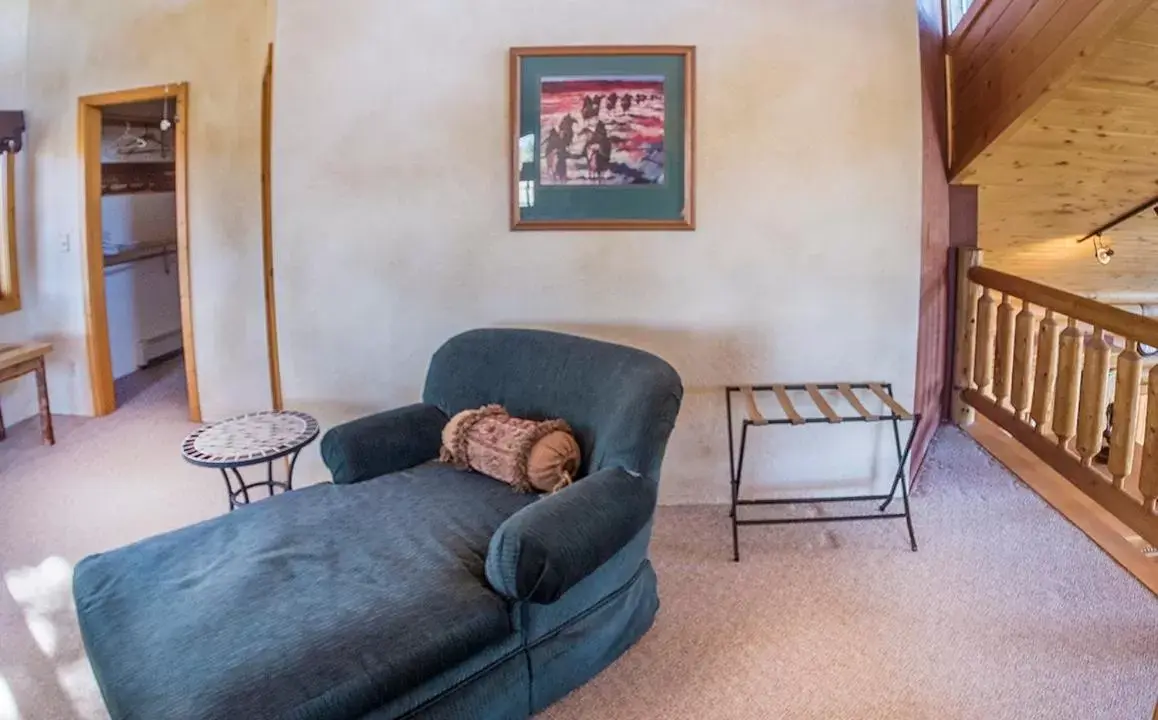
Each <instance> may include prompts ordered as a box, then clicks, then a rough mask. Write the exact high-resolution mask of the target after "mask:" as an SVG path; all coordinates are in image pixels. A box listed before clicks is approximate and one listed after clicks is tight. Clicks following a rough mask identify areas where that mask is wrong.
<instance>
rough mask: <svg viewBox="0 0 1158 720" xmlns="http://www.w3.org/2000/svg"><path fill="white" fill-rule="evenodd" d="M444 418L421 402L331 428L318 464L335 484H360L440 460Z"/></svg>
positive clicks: (323, 439)
mask: <svg viewBox="0 0 1158 720" xmlns="http://www.w3.org/2000/svg"><path fill="white" fill-rule="evenodd" d="M446 423H447V417H446V415H444V414H443V412H442V411H441V410H439V409H438V408H436V407H434V406H433V405H425V404H422V403H419V404H416V405H408V406H406V407H403V408H398V409H396V410H389V411H387V412H382V413H378V414H376V415H367V416H366V417H363V418H358V419H357V420H353V421H351V422H348V423H345V424H343V425H338V426H337V427H334V428H331V429H330V431H329V432H327V433H326V434H325V437H323V438H322V460H324V461H325V463H326V467H328V468H329V469H330V474H331V475H333V478H334V482H335V483H336V484H338V485H345V484H348V483H356V482H362V481H363V480H370V479H372V478H376V477H379V476H382V475H387V474H389V473H392V472H398V471H399V470H405V469H406V468H410V467H414V466H415V465H421V464H422V463H424V462H426V461H427V460H433V459H434V458H436V457H438V449H439V447H440V446H441V444H442V428H443V427H444V426H445V425H446Z"/></svg>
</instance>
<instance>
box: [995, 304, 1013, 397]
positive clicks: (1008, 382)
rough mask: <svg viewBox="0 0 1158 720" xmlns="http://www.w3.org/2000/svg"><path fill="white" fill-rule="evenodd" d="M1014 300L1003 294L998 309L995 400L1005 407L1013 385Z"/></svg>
mask: <svg viewBox="0 0 1158 720" xmlns="http://www.w3.org/2000/svg"><path fill="white" fill-rule="evenodd" d="M1013 317H1014V312H1013V300H1012V298H1010V297H1009V293H1002V295H1001V305H1000V306H999V307H998V308H997V359H996V362H995V363H994V374H995V377H994V378H993V398H994V400H996V401H997V404H998V405H1004V404H1005V401H1006V400H1007V399H1008V398H1009V391H1010V388H1011V386H1012V385H1013V325H1014V323H1013Z"/></svg>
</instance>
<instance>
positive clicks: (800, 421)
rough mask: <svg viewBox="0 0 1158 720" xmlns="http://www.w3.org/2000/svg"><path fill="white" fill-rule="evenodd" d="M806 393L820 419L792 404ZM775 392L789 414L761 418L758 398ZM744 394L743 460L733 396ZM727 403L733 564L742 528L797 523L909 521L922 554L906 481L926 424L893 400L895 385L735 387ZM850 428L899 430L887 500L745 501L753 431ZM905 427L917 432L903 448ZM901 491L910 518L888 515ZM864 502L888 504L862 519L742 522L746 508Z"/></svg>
mask: <svg viewBox="0 0 1158 720" xmlns="http://www.w3.org/2000/svg"><path fill="white" fill-rule="evenodd" d="M822 390H830V391H831V390H836V391H838V392H839V393H840V395H841V397H843V398H844V400H845V401H846V402H848V404H849V405H850V406H852V408H853V409H854V410H856V414H855V415H840V414H839V413H837V412H836V410H834V409H833V407H832V405H831V404H830V403H829V402H828V400H826V399H825V398H824V395H822V394H821V391H822ZM856 390H868V391H870V392H871V393H872V394H873V395H874V396H875V397H876V398H877V399H879V400H880V402H881V403H882V405H883V410H886V411H887V413H882V414H878V413H872V412H869V410H868V408H866V407H865V405H864V403H863V402H862V401H861V399H860V398H859V397H858V396H857V394H856V392H855V391H856ZM790 391H791V392H795V391H801V392H807V393H808V397H809V399H810V400H811V401H812V405H813V406H814V407H815V408H816V410H817V411H818V412H819V415H816V416H809V417H805V416H804V415H801V414H800V412H799V411H798V410H797V409H796V406H795V405H794V404H793V403H792V398H790V397H789V395H788V393H789V392H790ZM758 392H770V393H773V394H774V395H775V396H776V400H777V401H778V402H779V404H780V408H781V410H783V411H784V417H783V418H773V419H769V418H767V417H765V416H764V415H763V414H762V413H761V412H760V408H759V406H758V405H757V404H756V393H758ZM734 393H740V394H742V395H743V397H744V401H745V403H746V406H747V408H746V409H747V416H746V417H745V418H744V420H743V422H742V424H741V428H740V453H739V457H738V458H737V455H736V450H735V439H734V438H735V431H734V429H733V424H734V423H733V420H732V395H733V394H734ZM725 399H726V402H727V408H728V464H729V468H730V470H731V476H732V478H731V479H732V511H731V514H730V517H731V520H732V559H733V560H734V561H736V562H739V561H740V526H741V525H789V524H796V523H814V522H840V521H849V520H894V519H900V518H904V519H905V524H906V525H907V527H908V530H909V546H910V548H911V549H912V550H913V552H916V551H917V538H916V535H914V533H913V518H912V515H911V514H910V512H909V488H908V482H907V480H906V479H905V462H906V461H907V460H908V458H909V451H910V450H912V447H913V439H914V438H915V437H916V435H917V427H918V426H919V425H920V423H921V415H920V413H917V414H913V413H911V412H909V411H908V410H906V409H905V407H904V406H903V405H901V404H900V403H899V402H897V400H896V398H895V397H893V386H892V383H885V382H843V383H800V384H795V385H788V384H771V385H744V386H739V385H729V386H728V387H726V388H725ZM845 422H863V423H875V422H891V423H892V425H893V438H894V440H895V441H896V447H897V472H896V473H895V474H894V475H893V486H892V488H890V489H889V492H888V493H887V494H885V495H845V496H841V497H820V498H802V497H793V498H777V499H754V500H741V499H740V479H741V476H742V474H743V471H744V451H745V449H746V447H747V441H748V429H749V428H755V427H770V426H773V425H810V424H814V423H826V424H829V425H838V424H841V423H845ZM901 422H912V427H911V428H910V429H909V437H908V440H906V441H905V443H904V445H903V446H902V444H901V430H900V423H901ZM898 486H900V489H901V500H902V504H903V505H904V512H894V513H886V512H885V510H887V509H888V507H889V505H890V504H891V503H892V502H893V499H894V498H895V497H896V493H897V487H898ZM864 500H874V501H875V500H883V501H884V502H882V503H881V505H880V507H879V508H878V510H879V512H878V513H876V514H862V515H837V516H833V517H809V518H760V519H744V520H741V519H740V517H739V508H740V507H741V506H745V505H795V504H812V503H838V502H855V501H864Z"/></svg>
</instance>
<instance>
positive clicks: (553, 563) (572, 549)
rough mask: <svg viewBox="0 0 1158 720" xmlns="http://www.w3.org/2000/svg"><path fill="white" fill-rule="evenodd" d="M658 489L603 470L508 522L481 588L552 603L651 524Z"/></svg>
mask: <svg viewBox="0 0 1158 720" xmlns="http://www.w3.org/2000/svg"><path fill="white" fill-rule="evenodd" d="M655 502H656V483H655V482H653V481H651V480H649V479H647V478H645V477H642V476H640V475H635V474H633V473H629V472H627V471H625V470H622V469H620V468H606V469H603V470H600V471H598V472H596V473H593V474H591V475H589V476H587V477H585V478H583V479H582V480H578V481H576V482H575V483H574V484H572V485H570V486H568V487H566V488H564V489H563V490H560V491H559V492H557V493H555V494H553V495H547V496H545V497H543V498H541V499H539V500H537V501H535V502H533V503H531V504H530V505H528V506H526V507H524V508H523V509H521V510H519V511H518V512H516V513H515V514H514V515H512V516H510V517H509V518H507V519H506V521H504V522H503V524H502V525H500V526H499V529H498V530H496V531H495V534H494V536H492V537H491V542H490V547H489V548H488V550H487V561H486V574H487V580H488V581H490V584H491V586H492V587H494V589H495V591H496V592H498V593H499V594H500V595H502V596H504V597H506V598H508V599H510V600H529V601H530V602H533V603H540V604H547V603H552V602H555V601H556V600H558V599H559V597H560V596H562V595H563V593H565V592H567V590H569V589H570V588H571V587H572V586H574V585H575V584H576V583H578V582H579V581H580V580H582V579H583V578H585V577H587V576H588V575H589V574H591V573H592V572H594V571H595V570H596V569H597V568H599V566H601V565H602V564H603V563H605V562H607V561H608V560H610V559H611V557H612V556H613V555H615V553H617V552H619V550H620V549H622V548H623V547H624V546H625V545H626V544H627V543H628V541H630V540H631V539H632V538H633V537H635V536H636V535H637V534H638V533H639V531H640V530H642V529H643V528H644V526H645V525H647V523H648V521H649V520H651V517H652V513H653V512H654V510H655Z"/></svg>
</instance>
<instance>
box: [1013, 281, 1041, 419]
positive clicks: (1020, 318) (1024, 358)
mask: <svg viewBox="0 0 1158 720" xmlns="http://www.w3.org/2000/svg"><path fill="white" fill-rule="evenodd" d="M1036 329H1037V317H1036V316H1035V315H1034V314H1033V311H1032V310H1031V309H1030V304H1029V302H1028V301H1025V300H1023V301H1022V302H1021V312H1019V313H1018V314H1017V329H1016V332H1015V335H1016V339H1015V340H1014V342H1013V398H1012V402H1013V409H1014V410H1016V411H1017V417H1018V419H1020V420H1021V421H1022V422H1024V421H1025V420H1026V419H1027V418H1028V417H1029V396H1030V391H1031V390H1032V388H1033V364H1032V363H1033V341H1034V330H1036Z"/></svg>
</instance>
